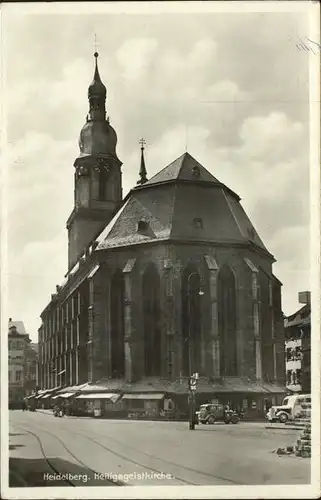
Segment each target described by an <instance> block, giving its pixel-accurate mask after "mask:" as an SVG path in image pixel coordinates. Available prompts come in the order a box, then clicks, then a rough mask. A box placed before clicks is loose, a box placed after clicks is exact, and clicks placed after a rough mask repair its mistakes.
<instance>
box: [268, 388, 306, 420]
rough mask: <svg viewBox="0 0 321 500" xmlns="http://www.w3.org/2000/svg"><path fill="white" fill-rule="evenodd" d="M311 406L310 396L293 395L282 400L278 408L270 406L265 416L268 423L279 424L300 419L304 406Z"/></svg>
mask: <svg viewBox="0 0 321 500" xmlns="http://www.w3.org/2000/svg"><path fill="white" fill-rule="evenodd" d="M306 403H308V404H311V394H293V395H292V396H287V397H286V398H284V400H283V402H282V404H281V405H279V406H272V407H271V408H270V409H269V411H268V412H267V414H266V418H267V419H268V420H269V422H281V423H282V424H285V422H287V421H288V420H295V419H296V418H300V416H301V414H302V411H303V407H304V405H305V404H306Z"/></svg>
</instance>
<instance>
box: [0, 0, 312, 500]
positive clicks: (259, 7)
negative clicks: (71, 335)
mask: <svg viewBox="0 0 321 500" xmlns="http://www.w3.org/2000/svg"><path fill="white" fill-rule="evenodd" d="M1 9H2V13H1V33H2V26H3V23H4V22H5V20H6V19H7V16H8V17H9V16H10V15H44V14H46V15H48V14H68V13H70V14H84V15H85V14H88V11H89V12H90V14H91V15H94V14H98V13H99V14H101V13H104V14H107V13H115V14H116V13H117V14H123V13H126V14H132V15H143V14H155V15H156V14H160V13H175V12H177V13H182V11H184V12H188V13H210V12H226V13H228V12H231V13H232V12H238V11H239V12H242V13H244V12H308V13H309V16H310V34H309V35H310V37H311V38H312V39H313V40H318V41H320V26H319V12H320V10H319V4H318V2H308V1H303V2H290V1H289V2H288V1H284V2H283V1H279V2H272V1H271V2H266V1H265V2H264V1H261V2H225V1H224V2H208V3H206V2H193V3H192V2H143V3H140V2H130V3H128V2H124V3H108V2H104V3H92V2H90V3H88V2H79V3H77V4H76V3H59V4H58V3H49V4H48V3H18V4H14V3H13V4H2V7H1ZM1 40H2V44H1V47H2V52H1V63H3V58H4V54H5V50H6V46H5V40H3V37H1ZM2 67H3V66H2ZM1 90H2V91H3V92H1V95H2V96H4V98H3V100H2V103H1V104H2V106H1V119H2V120H1V123H2V124H3V129H2V146H3V155H2V157H3V158H5V155H6V142H7V141H6V117H7V112H6V99H5V95H4V88H3V83H2V89H1ZM310 92H311V93H310V111H311V115H310V146H311V155H310V164H311V165H310V175H311V183H310V189H311V195H310V203H311V205H310V208H311V255H310V257H311V292H312V338H313V348H312V349H311V359H312V381H313V383H312V395H313V414H312V442H313V451H312V477H311V485H298V486H294V485H291V486H287V485H278V486H186V487H185V486H179V487H176V486H156V487H150V486H142V487H138V486H137V487H136V486H128V487H116V488H113V487H109V488H108V489H106V488H103V487H77V488H76V489H74V488H61V487H56V488H55V487H53V488H50V487H46V488H8V486H7V485H8V454H7V449H8V444H9V443H8V441H9V432H8V410H7V404H6V402H7V397H8V388H7V373H8V371H7V370H8V366H7V364H8V363H7V355H6V353H7V336H6V334H5V333H6V332H7V296H6V274H5V273H6V272H8V267H7V262H8V259H7V257H8V248H7V244H6V243H7V242H6V234H7V218H6V199H7V194H8V193H7V190H6V189H5V187H6V186H7V175H6V169H5V168H2V170H1V186H2V189H1V195H2V196H1V199H2V211H1V222H2V225H1V229H2V231H1V237H2V238H1V260H0V265H1V286H2V288H1V291H2V294H1V313H2V314H1V319H2V323H1V326H2V332H3V335H1V347H2V349H1V351H2V356H1V371H2V381H3V382H5V383H2V384H1V403H2V405H1V406H2V418H1V437H2V439H1V479H2V481H1V485H2V497H3V498H8V499H9V498H14V499H20V498H21V499H24V498H35V499H36V498H40V499H42V498H75V495H77V498H93V499H96V498H106V496H107V492H108V497H109V498H159V499H162V498H240V499H241V498H318V497H319V494H320V375H321V372H320V355H321V352H320V307H321V305H320V206H321V205H320V54H313V53H310ZM293 196H295V193H293ZM298 244H303V245H304V242H298Z"/></svg>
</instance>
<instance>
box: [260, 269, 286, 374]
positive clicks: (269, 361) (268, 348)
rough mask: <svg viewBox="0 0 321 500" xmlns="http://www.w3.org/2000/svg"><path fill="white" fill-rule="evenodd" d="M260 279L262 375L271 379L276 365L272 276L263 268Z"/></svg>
mask: <svg viewBox="0 0 321 500" xmlns="http://www.w3.org/2000/svg"><path fill="white" fill-rule="evenodd" d="M259 280H260V287H259V300H260V332H261V358H262V375H263V378H264V379H265V380H266V381H271V380H273V378H274V366H273V344H272V311H271V308H270V286H269V285H270V277H269V276H268V275H267V274H266V273H265V272H264V271H263V270H260V273H259ZM292 356H293V353H292Z"/></svg>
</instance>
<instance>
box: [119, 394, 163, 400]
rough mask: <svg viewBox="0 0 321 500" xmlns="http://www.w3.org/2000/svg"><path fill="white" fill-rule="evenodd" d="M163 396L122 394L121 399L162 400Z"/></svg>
mask: <svg viewBox="0 0 321 500" xmlns="http://www.w3.org/2000/svg"><path fill="white" fill-rule="evenodd" d="M164 397H165V394H159V393H154V394H124V395H123V399H163V398H164Z"/></svg>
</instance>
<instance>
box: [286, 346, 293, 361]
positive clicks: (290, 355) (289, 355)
mask: <svg viewBox="0 0 321 500" xmlns="http://www.w3.org/2000/svg"><path fill="white" fill-rule="evenodd" d="M291 359H292V349H291V347H288V348H287V350H286V360H287V361H291Z"/></svg>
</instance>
